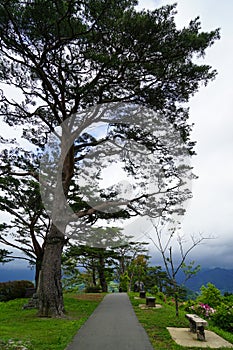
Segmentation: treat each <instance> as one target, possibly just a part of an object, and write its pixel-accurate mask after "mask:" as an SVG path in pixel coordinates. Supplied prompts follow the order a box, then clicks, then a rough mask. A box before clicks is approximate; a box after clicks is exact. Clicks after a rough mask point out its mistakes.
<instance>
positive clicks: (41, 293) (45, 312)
mask: <svg viewBox="0 0 233 350" xmlns="http://www.w3.org/2000/svg"><path fill="white" fill-rule="evenodd" d="M63 245H64V235H63V234H62V233H61V232H60V231H59V230H58V229H57V228H56V227H55V226H54V225H52V226H51V230H50V233H49V234H48V237H47V239H46V243H45V250H44V257H43V262H42V268H41V272H40V281H39V287H38V297H39V312H38V316H41V317H64V312H65V310H64V302H63V294H62V283H61V255H62V249H63Z"/></svg>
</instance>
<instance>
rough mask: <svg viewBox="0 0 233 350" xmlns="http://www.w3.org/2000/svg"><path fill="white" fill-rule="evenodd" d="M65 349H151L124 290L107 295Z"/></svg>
mask: <svg viewBox="0 0 233 350" xmlns="http://www.w3.org/2000/svg"><path fill="white" fill-rule="evenodd" d="M66 350H153V348H152V345H151V343H150V341H149V339H148V336H147V334H146V332H145V330H144V329H143V328H142V326H141V325H140V323H139V322H138V319H137V317H136V315H135V313H134V310H133V308H132V305H131V303H130V301H129V298H128V295H127V294H126V293H112V294H107V295H106V296H105V298H104V299H103V301H102V302H101V303H100V304H99V306H98V307H97V308H96V309H95V311H94V312H93V314H92V315H91V316H90V317H89V319H88V320H87V322H86V323H85V324H84V325H83V326H82V327H81V328H80V330H79V331H78V333H77V334H76V336H75V337H74V339H73V341H72V343H71V344H70V345H69V346H68V347H67V348H66Z"/></svg>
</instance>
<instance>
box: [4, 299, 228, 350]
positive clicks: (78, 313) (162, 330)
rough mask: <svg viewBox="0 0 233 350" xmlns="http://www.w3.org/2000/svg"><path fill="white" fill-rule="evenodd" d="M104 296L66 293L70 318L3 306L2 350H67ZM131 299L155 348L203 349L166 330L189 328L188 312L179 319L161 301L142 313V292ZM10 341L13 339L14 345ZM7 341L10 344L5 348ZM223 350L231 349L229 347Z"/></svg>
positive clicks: (18, 305) (9, 304)
mask: <svg viewBox="0 0 233 350" xmlns="http://www.w3.org/2000/svg"><path fill="white" fill-rule="evenodd" d="M104 295H105V294H86V295H78V296H77V295H76V296H75V295H72V294H65V295H64V300H65V308H66V310H67V317H66V319H52V318H38V317H37V316H36V310H35V309H33V310H23V309H22V306H23V305H24V304H25V303H26V300H25V299H17V300H12V301H9V302H6V303H4V302H2V303H0V350H16V349H17V350H22V349H24V350H26V349H27V350H64V349H65V348H66V346H67V345H68V344H69V343H70V341H71V340H72V338H73V336H74V335H75V334H76V332H77V330H78V329H79V328H80V327H81V326H82V325H83V323H84V322H85V321H86V320H87V318H88V317H89V316H90V315H91V314H92V312H93V311H94V309H95V308H96V306H97V305H98V304H99V302H100V300H101V299H102V298H103V297H104ZM129 296H130V300H131V303H132V305H133V307H134V310H135V313H136V315H137V317H138V319H139V321H140V323H141V324H142V326H143V327H144V328H145V330H146V332H147V334H148V336H149V338H150V341H151V343H152V345H153V347H154V349H156V350H184V349H189V350H199V348H198V347H195V348H190V347H189V348H186V347H182V346H179V345H177V344H176V343H175V342H174V341H173V340H172V338H171V336H170V334H169V332H168V330H167V329H166V327H185V328H186V327H187V328H188V327H189V324H188V320H187V319H186V318H185V313H186V312H185V311H183V310H180V316H179V317H178V318H177V317H176V316H175V307H174V305H169V304H168V303H163V301H159V300H157V302H158V303H160V304H161V305H162V308H160V309H148V310H142V309H140V308H139V304H143V303H145V299H135V298H134V297H135V296H138V293H129ZM208 329H209V330H212V331H214V332H216V333H217V334H219V335H220V336H221V337H223V338H225V339H226V340H227V341H229V342H231V343H233V334H231V333H228V332H224V331H222V330H220V329H218V328H216V327H213V326H212V325H211V322H210V326H209V328H208ZM9 340H12V343H11V344H10V345H9ZM6 342H7V343H8V345H4V344H5V343H6ZM20 342H22V343H20ZM23 345H24V346H25V347H23ZM219 349H222V350H228V348H219ZM93 350H94V349H93ZM107 350H108V349H107Z"/></svg>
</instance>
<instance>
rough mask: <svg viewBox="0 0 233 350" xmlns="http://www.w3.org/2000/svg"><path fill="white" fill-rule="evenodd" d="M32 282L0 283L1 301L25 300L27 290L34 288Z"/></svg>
mask: <svg viewBox="0 0 233 350" xmlns="http://www.w3.org/2000/svg"><path fill="white" fill-rule="evenodd" d="M33 287H34V284H33V283H32V282H30V281H24V280H22V281H9V282H1V283H0V301H8V300H13V299H18V298H25V293H26V289H27V288H33Z"/></svg>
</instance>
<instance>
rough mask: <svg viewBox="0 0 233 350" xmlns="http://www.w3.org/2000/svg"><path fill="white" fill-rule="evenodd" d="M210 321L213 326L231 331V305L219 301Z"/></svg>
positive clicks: (232, 315) (232, 324) (232, 316)
mask: <svg viewBox="0 0 233 350" xmlns="http://www.w3.org/2000/svg"><path fill="white" fill-rule="evenodd" d="M212 321H213V323H214V325H215V326H217V327H219V328H221V329H223V330H225V331H228V332H233V307H232V306H231V305H227V304H224V303H221V304H220V305H219V306H218V307H217V309H216V312H215V313H214V314H213V316H212Z"/></svg>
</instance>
